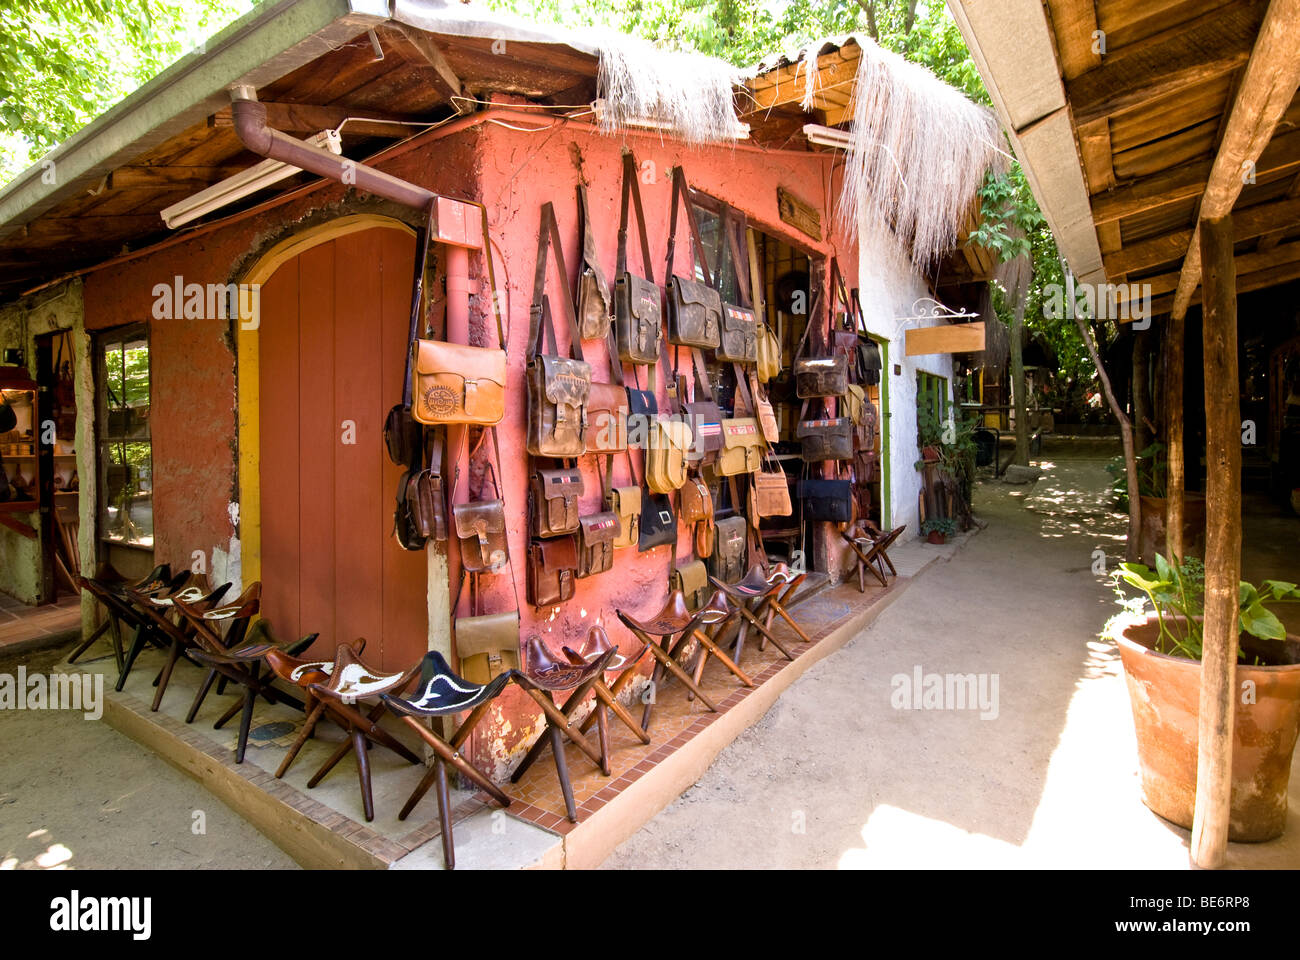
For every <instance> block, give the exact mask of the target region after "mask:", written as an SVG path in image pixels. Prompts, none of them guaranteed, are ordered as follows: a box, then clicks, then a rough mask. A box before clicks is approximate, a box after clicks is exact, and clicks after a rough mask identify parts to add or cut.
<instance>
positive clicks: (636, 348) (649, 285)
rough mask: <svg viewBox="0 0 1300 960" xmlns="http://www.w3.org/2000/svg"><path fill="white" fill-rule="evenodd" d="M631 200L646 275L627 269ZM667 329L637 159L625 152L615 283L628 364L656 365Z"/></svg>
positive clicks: (621, 347)
mask: <svg viewBox="0 0 1300 960" xmlns="http://www.w3.org/2000/svg"><path fill="white" fill-rule="evenodd" d="M629 199H630V200H631V201H632V203H633V204H634V205H635V207H636V226H637V235H638V239H639V240H640V241H641V269H643V270H644V271H645V272H646V275H645V276H644V277H641V276H638V275H637V274H635V273H632V272H631V271H629V270H628V268H627V218H628V201H629ZM662 331H663V302H662V301H661V300H660V298H659V287H658V286H657V285H656V284H655V278H654V271H653V269H652V268H651V266H650V241H649V239H648V238H647V237H646V231H645V211H644V210H643V209H642V207H641V188H640V186H639V183H638V180H637V168H636V159H635V158H634V157H633V156H632V153H631V151H628V152H627V153H624V154H623V197H622V203H621V205H620V210H619V220H618V265H617V274H616V277H615V282H614V334H615V340H616V346H617V349H618V356H619V359H620V360H623V361H625V362H627V363H641V364H652V363H655V362H656V361H657V360H658V359H659V339H660V336H661V335H662Z"/></svg>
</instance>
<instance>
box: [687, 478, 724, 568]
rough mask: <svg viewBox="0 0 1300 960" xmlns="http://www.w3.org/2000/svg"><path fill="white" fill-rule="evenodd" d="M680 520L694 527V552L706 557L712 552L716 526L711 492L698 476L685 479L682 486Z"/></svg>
mask: <svg viewBox="0 0 1300 960" xmlns="http://www.w3.org/2000/svg"><path fill="white" fill-rule="evenodd" d="M678 512H679V514H680V516H681V520H682V522H683V523H686V524H693V525H694V527H695V553H696V555H697V556H700V557H707V556H708V555H709V554H711V553H712V552H713V541H714V534H715V531H716V529H717V528H716V526H715V525H714V522H713V493H712V492H711V491H710V490H709V485H708V484H707V483H705V482H704V480H703V479H702V478H700V477H698V476H696V477H692V478H691V479H689V480H687V481H686V484H685V486H683V487H682V493H681V507H680V508H679V511H678Z"/></svg>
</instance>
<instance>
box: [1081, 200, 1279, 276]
mask: <svg viewBox="0 0 1300 960" xmlns="http://www.w3.org/2000/svg"><path fill="white" fill-rule="evenodd" d="M1297 224H1300V199H1296V200H1289V199H1283V200H1273V201H1270V202H1268V203H1258V204H1255V205H1254V206H1253V207H1246V208H1245V209H1243V210H1239V211H1237V213H1236V215H1235V216H1234V218H1233V226H1234V228H1235V233H1236V236H1237V239H1238V240H1239V241H1240V240H1250V239H1253V238H1255V237H1262V236H1263V235H1264V234H1266V233H1271V232H1272V231H1274V230H1281V229H1287V228H1291V227H1294V226H1295V225H1297ZM1193 233H1194V231H1193V230H1191V229H1183V230H1175V231H1173V232H1172V233H1166V234H1161V235H1160V236H1157V237H1149V238H1147V239H1145V240H1141V241H1139V242H1137V243H1130V244H1128V245H1126V246H1125V247H1124V248H1123V249H1122V250H1120V251H1119V252H1117V253H1115V254H1113V255H1111V256H1109V257H1106V258H1105V264H1106V273H1107V274H1108V275H1109V276H1120V275H1122V274H1127V273H1134V272H1136V271H1139V270H1147V269H1150V268H1151V267H1158V266H1160V265H1161V264H1162V263H1172V262H1174V261H1177V260H1181V259H1182V258H1183V257H1184V255H1186V254H1187V252H1188V251H1187V248H1188V245H1189V244H1190V243H1191V242H1192V235H1193Z"/></svg>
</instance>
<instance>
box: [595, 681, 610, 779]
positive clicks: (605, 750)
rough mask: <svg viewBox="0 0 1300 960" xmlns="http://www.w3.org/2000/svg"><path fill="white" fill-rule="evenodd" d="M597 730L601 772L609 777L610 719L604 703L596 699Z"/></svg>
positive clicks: (598, 698)
mask: <svg viewBox="0 0 1300 960" xmlns="http://www.w3.org/2000/svg"><path fill="white" fill-rule="evenodd" d="M593 712H594V713H595V714H596V730H597V740H598V741H599V742H600V772H601V773H603V774H604V775H605V776H607V777H608V776H609V717H608V716H607V714H606V713H605V704H604V701H602V700H601V699H600V697H599V696H597V697H596V709H595V710H594V711H593Z"/></svg>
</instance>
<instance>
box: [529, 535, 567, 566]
mask: <svg viewBox="0 0 1300 960" xmlns="http://www.w3.org/2000/svg"><path fill="white" fill-rule="evenodd" d="M533 549H534V550H536V551H537V558H538V560H539V561H540V562H541V567H542V569H543V570H545V571H546V572H548V573H558V572H559V571H561V570H573V569H576V568H577V566H578V541H577V539H576V538H575V537H573V536H567V537H557V538H556V539H554V540H539V541H538V542H537V543H535V544H533Z"/></svg>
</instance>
